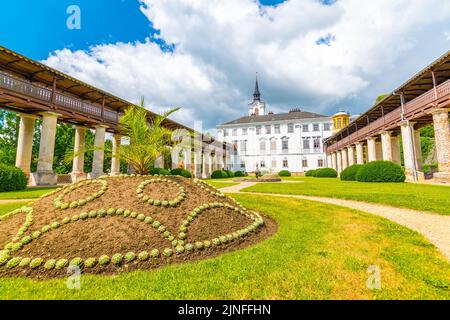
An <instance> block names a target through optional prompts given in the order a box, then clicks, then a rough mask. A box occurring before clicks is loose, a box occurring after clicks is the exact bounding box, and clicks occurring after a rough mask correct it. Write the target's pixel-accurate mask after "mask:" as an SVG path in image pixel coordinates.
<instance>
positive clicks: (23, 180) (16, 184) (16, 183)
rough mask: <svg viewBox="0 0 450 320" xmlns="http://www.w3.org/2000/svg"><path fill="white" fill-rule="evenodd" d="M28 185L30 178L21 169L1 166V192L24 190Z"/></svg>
mask: <svg viewBox="0 0 450 320" xmlns="http://www.w3.org/2000/svg"><path fill="white" fill-rule="evenodd" d="M27 184H28V178H27V176H26V175H25V173H24V172H23V171H22V170H21V169H19V168H17V167H13V166H8V165H5V164H0V192H4V191H17V190H24V189H25V188H26V187H27Z"/></svg>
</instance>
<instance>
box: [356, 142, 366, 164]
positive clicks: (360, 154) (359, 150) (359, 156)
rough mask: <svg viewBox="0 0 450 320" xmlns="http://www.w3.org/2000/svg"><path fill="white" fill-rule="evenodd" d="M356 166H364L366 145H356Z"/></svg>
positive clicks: (360, 143)
mask: <svg viewBox="0 0 450 320" xmlns="http://www.w3.org/2000/svg"><path fill="white" fill-rule="evenodd" d="M356 164H364V144H363V143H362V142H358V143H356Z"/></svg>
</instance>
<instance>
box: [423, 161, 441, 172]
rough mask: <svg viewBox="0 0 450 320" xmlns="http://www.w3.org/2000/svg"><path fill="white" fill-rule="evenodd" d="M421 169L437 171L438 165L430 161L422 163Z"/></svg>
mask: <svg viewBox="0 0 450 320" xmlns="http://www.w3.org/2000/svg"><path fill="white" fill-rule="evenodd" d="M422 170H423V171H424V172H430V171H432V172H437V171H438V170H439V166H438V164H437V163H432V164H424V165H423V167H422Z"/></svg>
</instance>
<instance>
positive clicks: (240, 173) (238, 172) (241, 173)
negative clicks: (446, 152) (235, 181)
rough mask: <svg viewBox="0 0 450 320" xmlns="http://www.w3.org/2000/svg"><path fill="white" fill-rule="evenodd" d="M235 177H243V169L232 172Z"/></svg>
mask: <svg viewBox="0 0 450 320" xmlns="http://www.w3.org/2000/svg"><path fill="white" fill-rule="evenodd" d="M234 176H235V177H245V173H244V172H243V171H236V172H235V173H234Z"/></svg>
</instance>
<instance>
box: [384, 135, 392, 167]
mask: <svg viewBox="0 0 450 320" xmlns="http://www.w3.org/2000/svg"><path fill="white" fill-rule="evenodd" d="M391 142H392V140H391V132H389V131H386V132H382V133H381V148H382V151H383V160H384V161H392V160H393V158H392V143H391Z"/></svg>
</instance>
